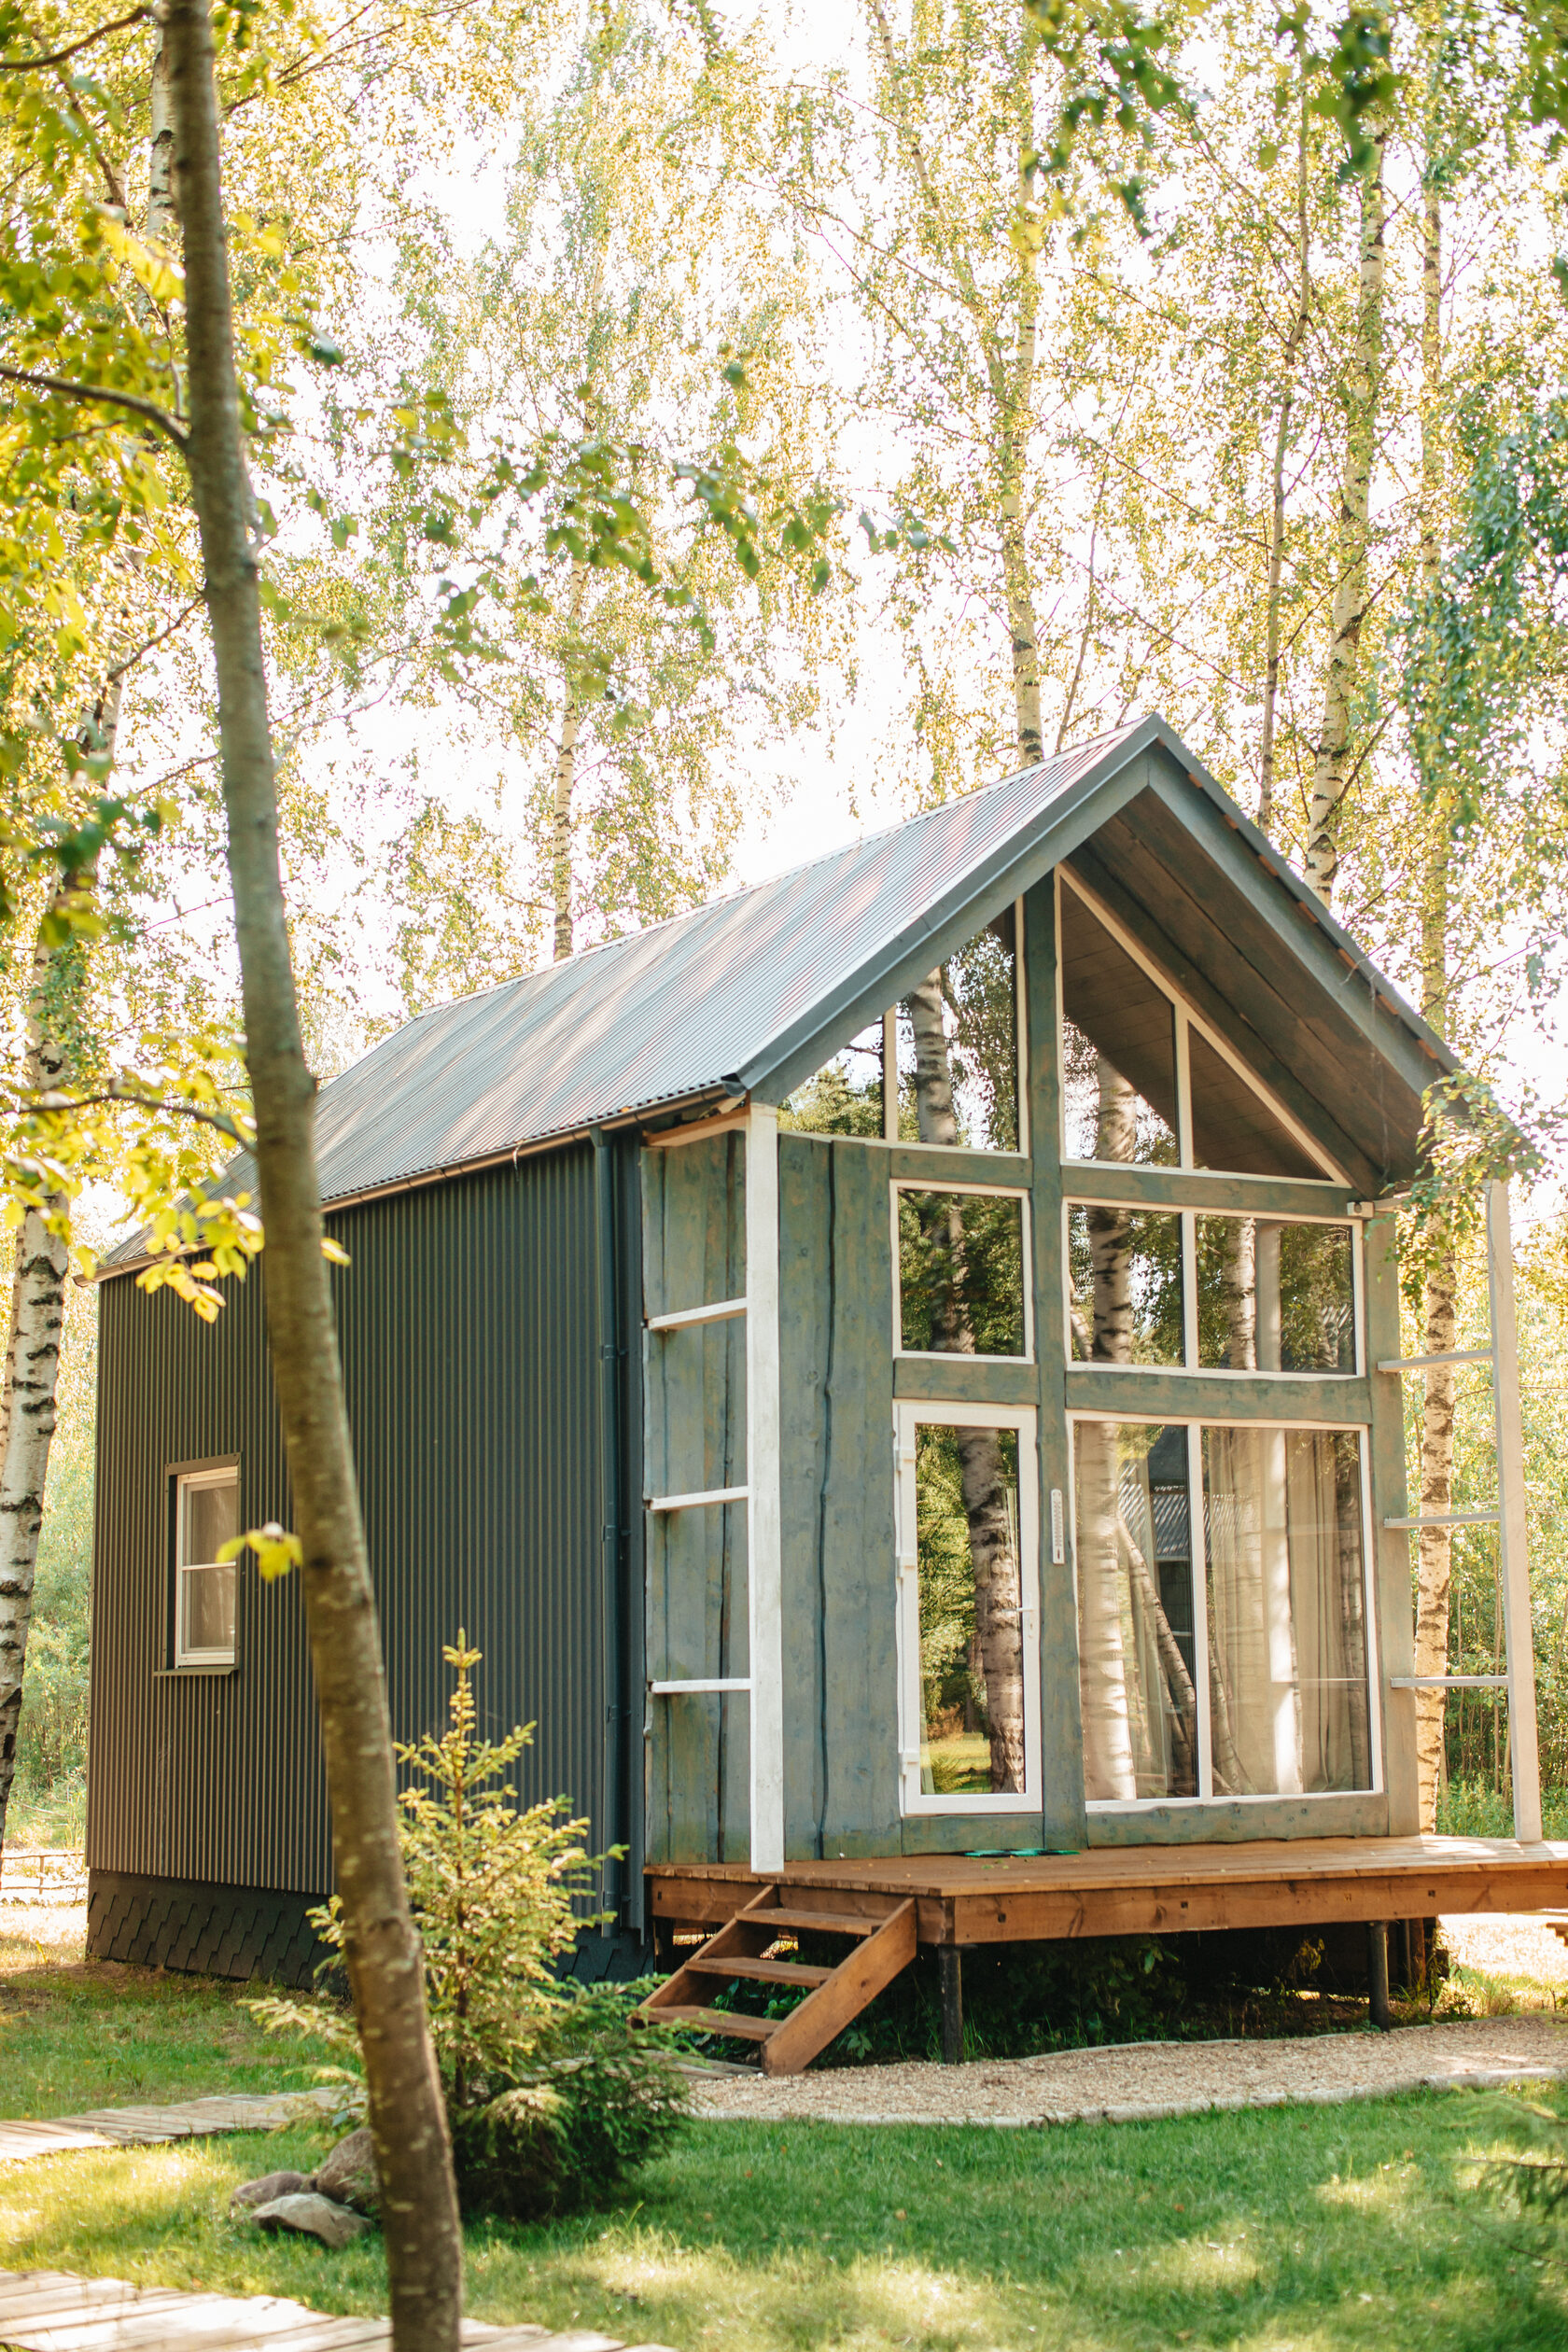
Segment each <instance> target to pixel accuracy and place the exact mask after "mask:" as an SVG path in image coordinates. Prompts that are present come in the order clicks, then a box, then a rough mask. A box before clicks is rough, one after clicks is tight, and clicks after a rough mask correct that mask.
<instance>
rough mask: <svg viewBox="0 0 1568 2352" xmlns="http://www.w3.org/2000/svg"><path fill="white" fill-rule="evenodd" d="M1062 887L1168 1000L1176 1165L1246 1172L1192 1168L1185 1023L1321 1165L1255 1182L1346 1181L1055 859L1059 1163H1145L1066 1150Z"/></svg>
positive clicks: (1198, 1172) (1218, 1173)
mask: <svg viewBox="0 0 1568 2352" xmlns="http://www.w3.org/2000/svg"><path fill="white" fill-rule="evenodd" d="M1064 889H1069V890H1073V891H1075V892H1076V893H1077V895H1078V897H1079V898H1080V899H1081V900H1082V901H1083V903H1084V904H1085V906H1086V907H1087V908H1088V909H1089V912H1090V913H1091V914H1092V915H1093V916H1094V917H1096V919H1097V920H1098V921H1099V922H1101V923H1103V924H1104V926H1105V929H1106V930H1107V931H1109V932H1110V934H1111V936H1112V938H1113V940H1114V941H1115V942H1116V945H1118V947H1120V948H1121V949H1122V951H1123V952H1124V954H1126V955H1128V956H1130V957H1131V959H1132V960H1133V962H1134V963H1135V964H1136V965H1137V966H1138V968H1139V970H1140V971H1141V973H1143V974H1144V976H1145V978H1146V979H1149V980H1152V981H1153V982H1154V984H1155V987H1156V988H1157V989H1158V990H1159V992H1160V994H1161V996H1163V997H1164V998H1165V999H1166V1000H1167V1001H1168V1002H1169V1004H1170V1006H1171V1008H1172V1012H1173V1015H1174V1022H1175V1027H1174V1032H1173V1034H1174V1043H1175V1056H1176V1061H1175V1078H1176V1147H1177V1164H1178V1166H1179V1167H1180V1168H1181V1169H1183V1171H1185V1172H1188V1173H1190V1174H1193V1175H1196V1176H1197V1177H1198V1178H1199V1179H1200V1180H1201V1178H1203V1177H1204V1176H1226V1175H1229V1176H1241V1177H1243V1178H1245V1177H1246V1176H1247V1174H1248V1173H1249V1171H1248V1170H1247V1169H1224V1168H1207V1169H1195V1168H1194V1166H1193V1145H1192V1072H1191V1056H1190V1053H1189V1050H1188V1037H1187V1032H1188V1030H1189V1029H1196V1030H1197V1034H1198V1035H1199V1037H1201V1038H1202V1040H1203V1042H1204V1043H1205V1044H1206V1045H1208V1046H1209V1047H1210V1048H1211V1051H1213V1052H1214V1053H1216V1054H1218V1056H1219V1057H1220V1059H1221V1060H1222V1061H1224V1062H1227V1063H1228V1064H1229V1066H1230V1068H1231V1069H1232V1070H1233V1071H1235V1072H1236V1075H1237V1076H1238V1077H1239V1079H1240V1080H1241V1082H1242V1084H1243V1085H1245V1086H1247V1087H1248V1088H1249V1089H1250V1090H1251V1092H1252V1093H1253V1094H1254V1095H1256V1097H1257V1099H1258V1100H1259V1101H1260V1102H1261V1103H1263V1104H1264V1105H1265V1106H1266V1108H1267V1110H1268V1111H1270V1112H1271V1113H1273V1115H1274V1117H1275V1118H1276V1119H1278V1120H1279V1122H1280V1125H1281V1127H1283V1128H1284V1130H1285V1132H1286V1133H1287V1135H1289V1136H1290V1138H1291V1140H1292V1141H1293V1142H1295V1143H1297V1144H1299V1145H1300V1147H1301V1149H1302V1150H1303V1151H1304V1152H1305V1153H1306V1154H1307V1156H1308V1158H1309V1159H1313V1160H1316V1162H1317V1164H1318V1166H1319V1168H1320V1169H1322V1170H1323V1175H1322V1176H1321V1177H1314V1176H1296V1177H1288V1178H1280V1177H1267V1178H1260V1179H1259V1182H1260V1183H1298V1184H1310V1183H1332V1184H1346V1185H1348V1184H1349V1183H1350V1181H1351V1180H1350V1178H1349V1177H1348V1176H1347V1175H1346V1173H1345V1171H1344V1169H1342V1168H1340V1167H1339V1165H1338V1163H1337V1161H1336V1160H1335V1159H1333V1158H1332V1157H1331V1155H1329V1154H1328V1153H1327V1152H1325V1151H1324V1149H1323V1145H1322V1144H1321V1143H1320V1142H1319V1141H1317V1139H1316V1138H1315V1137H1314V1136H1311V1135H1309V1133H1308V1131H1307V1129H1306V1128H1305V1127H1303V1126H1302V1124H1301V1122H1300V1120H1299V1119H1297V1118H1296V1117H1295V1114H1294V1113H1291V1112H1289V1111H1287V1110H1286V1108H1285V1106H1284V1104H1283V1103H1282V1102H1281V1100H1280V1099H1279V1098H1278V1096H1276V1095H1275V1094H1274V1093H1272V1092H1271V1090H1270V1089H1269V1088H1268V1087H1267V1086H1266V1085H1264V1084H1263V1082H1262V1081H1261V1080H1260V1079H1259V1078H1257V1077H1255V1076H1254V1075H1253V1072H1252V1071H1250V1070H1249V1069H1248V1068H1247V1065H1246V1063H1245V1062H1244V1061H1243V1060H1242V1059H1241V1057H1240V1056H1239V1054H1238V1053H1237V1052H1236V1051H1235V1049H1234V1047H1232V1046H1230V1045H1228V1044H1227V1043H1225V1039H1224V1038H1223V1037H1221V1036H1220V1034H1219V1033H1218V1031H1217V1030H1215V1029H1211V1028H1210V1026H1209V1024H1208V1022H1207V1021H1206V1020H1204V1019H1203V1018H1202V1017H1201V1015H1198V1014H1197V1013H1195V1012H1194V1011H1193V1010H1192V1007H1191V1006H1190V1005H1189V1004H1188V1003H1187V1001H1186V1000H1185V998H1184V997H1183V996H1182V995H1181V993H1180V991H1179V990H1178V989H1177V988H1175V987H1173V986H1172V984H1171V983H1170V981H1169V980H1168V979H1167V978H1166V976H1165V974H1164V973H1163V972H1161V971H1159V970H1158V969H1157V967H1156V966H1155V964H1154V963H1152V962H1151V961H1150V959H1149V958H1148V957H1147V956H1146V955H1145V954H1144V952H1143V950H1142V948H1141V947H1140V945H1138V942H1137V941H1136V940H1135V939H1134V938H1133V937H1132V936H1131V934H1130V933H1129V932H1128V931H1126V930H1125V929H1124V928H1123V926H1122V925H1121V924H1120V923H1119V922H1118V921H1117V919H1116V917H1115V916H1114V915H1113V913H1112V912H1111V909H1110V908H1109V907H1108V906H1107V905H1106V903H1105V902H1104V900H1103V899H1102V898H1100V897H1099V894H1098V892H1096V891H1095V890H1093V889H1091V888H1090V887H1089V885H1088V884H1087V883H1086V882H1085V881H1084V879H1083V878H1082V876H1081V875H1076V874H1068V873H1066V872H1065V871H1064V870H1063V868H1062V867H1061V866H1059V865H1058V866H1057V869H1056V907H1055V912H1056V925H1057V958H1056V973H1057V1099H1058V1101H1059V1103H1060V1118H1061V1134H1060V1138H1059V1141H1060V1147H1061V1157H1062V1164H1063V1167H1064V1168H1123V1169H1125V1168H1127V1167H1129V1166H1130V1167H1134V1168H1139V1167H1142V1166H1143V1165H1144V1163H1143V1162H1141V1161H1130V1162H1129V1161H1126V1160H1093V1159H1088V1160H1085V1159H1079V1158H1077V1157H1076V1156H1075V1155H1072V1154H1071V1153H1070V1152H1069V1150H1068V1136H1067V1068H1066V1063H1065V1060H1064V1058H1063V1055H1062V1040H1063V1038H1064V1036H1065V1034H1066V1027H1065V1024H1066V1019H1067V1011H1066V1006H1065V1004H1064V1002H1063V996H1062V968H1061V894H1062V891H1063V890H1064ZM1334 1222H1336V1223H1338V1222H1342V1220H1334Z"/></svg>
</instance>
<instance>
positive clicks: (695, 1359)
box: [643, 1135, 749, 1862]
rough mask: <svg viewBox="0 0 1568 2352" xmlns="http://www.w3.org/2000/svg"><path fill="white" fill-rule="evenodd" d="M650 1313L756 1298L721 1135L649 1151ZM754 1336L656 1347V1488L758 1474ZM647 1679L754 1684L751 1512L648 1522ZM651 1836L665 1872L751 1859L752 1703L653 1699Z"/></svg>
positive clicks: (662, 1341)
mask: <svg viewBox="0 0 1568 2352" xmlns="http://www.w3.org/2000/svg"><path fill="white" fill-rule="evenodd" d="M643 1161H644V1169H645V1173H646V1177H647V1183H646V1189H645V1193H644V1267H645V1272H644V1300H645V1311H646V1312H647V1313H649V1314H660V1313H668V1312H673V1311H676V1310H678V1309H680V1308H683V1307H695V1306H703V1305H706V1304H707V1303H709V1302H710V1301H712V1300H714V1299H719V1298H729V1297H734V1296H735V1295H737V1293H738V1292H739V1290H740V1289H741V1288H742V1286H743V1265H744V1250H745V1204H744V1198H743V1190H742V1175H743V1164H742V1160H741V1155H740V1151H739V1149H738V1145H737V1140H736V1139H735V1137H733V1136H728V1135H714V1136H707V1137H704V1138H702V1139H701V1140H700V1141H696V1142H693V1143H689V1144H683V1145H681V1146H680V1147H679V1149H677V1150H665V1151H658V1152H649V1153H645V1154H644V1155H643ZM745 1345H746V1342H745V1327H744V1324H743V1323H741V1322H739V1321H738V1320H737V1321H735V1322H726V1323H704V1324H696V1325H693V1326H691V1327H689V1328H687V1329H683V1330H677V1331H672V1332H668V1333H665V1334H661V1335H659V1336H657V1337H652V1336H650V1335H646V1334H645V1335H644V1348H645V1351H646V1360H647V1364H648V1379H647V1386H646V1398H647V1402H646V1407H645V1479H646V1491H647V1492H648V1493H650V1494H652V1493H691V1492H694V1491H701V1490H704V1489H707V1488H713V1487H722V1486H732V1485H738V1484H740V1483H742V1482H743V1480H744V1477H745V1460H746V1428H745V1413H746V1405H745V1397H746V1379H745ZM645 1521H646V1541H647V1558H648V1571H647V1574H648V1604H647V1646H648V1672H649V1675H650V1678H651V1679H654V1680H664V1679H666V1678H667V1679H670V1680H684V1679H695V1678H707V1677H710V1676H717V1675H731V1674H744V1673H747V1671H748V1660H749V1639H748V1632H747V1574H746V1520H745V1512H744V1506H742V1505H724V1506H722V1507H713V1506H708V1507H704V1508H700V1509H695V1510H689V1511H679V1512H658V1513H652V1514H646V1515H645ZM650 1708H651V1715H650V1728H649V1741H648V1771H647V1786H648V1792H649V1799H648V1835H649V1841H650V1849H649V1850H650V1854H651V1856H656V1857H657V1858H658V1859H660V1860H665V1861H679V1862H704V1861H713V1862H721V1861H732V1862H733V1861H742V1862H743V1861H745V1859H746V1857H747V1853H748V1849H749V1837H748V1827H747V1824H748V1813H749V1799H748V1782H749V1764H748V1749H749V1742H748V1738H747V1729H746V1726H747V1707H746V1701H745V1699H744V1697H739V1698H732V1697H724V1696H722V1695H720V1694H718V1693H713V1692H693V1693H691V1694H689V1695H680V1694H673V1695H670V1696H667V1697H664V1698H660V1699H656V1700H652V1701H650Z"/></svg>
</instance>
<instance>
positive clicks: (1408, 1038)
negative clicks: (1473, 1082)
mask: <svg viewBox="0 0 1568 2352" xmlns="http://www.w3.org/2000/svg"><path fill="white" fill-rule="evenodd" d="M1151 771H1152V772H1151V777H1150V781H1151V783H1152V785H1153V788H1154V790H1155V793H1156V794H1157V796H1158V797H1159V799H1160V800H1161V801H1163V802H1164V804H1165V805H1166V806H1167V807H1168V808H1169V810H1170V811H1171V813H1172V815H1173V816H1175V817H1177V818H1179V819H1181V820H1182V821H1183V823H1184V824H1185V825H1186V826H1187V828H1188V830H1189V831H1191V832H1193V833H1196V834H1197V838H1198V841H1199V842H1200V844H1201V846H1202V847H1203V848H1204V849H1205V850H1206V851H1207V853H1208V855H1209V857H1210V858H1211V860H1212V861H1213V863H1214V864H1215V865H1217V866H1218V867H1219V868H1220V871H1221V872H1222V873H1223V874H1224V875H1225V879H1226V880H1227V881H1228V882H1231V883H1233V884H1234V885H1235V887H1236V888H1237V889H1239V891H1240V892H1241V894H1242V896H1243V897H1244V898H1245V899H1246V901H1247V903H1248V904H1249V905H1250V906H1251V907H1252V908H1253V912H1254V913H1255V914H1256V915H1258V916H1259V917H1261V919H1262V920H1263V921H1265V922H1266V923H1267V925H1268V926H1269V928H1270V930H1271V931H1273V932H1274V934H1275V936H1276V938H1278V939H1279V940H1281V942H1282V943H1283V944H1284V945H1286V946H1288V947H1289V948H1290V949H1291V951H1292V953H1293V954H1294V955H1295V958H1296V959H1297V961H1298V962H1299V963H1300V964H1301V966H1302V967H1303V970H1304V971H1305V972H1306V973H1307V974H1308V976H1309V978H1310V979H1311V980H1312V981H1313V982H1315V983H1316V985H1317V986H1318V987H1320V988H1321V989H1323V993H1324V994H1325V996H1327V997H1328V998H1329V999H1330V1000H1331V1001H1332V1002H1333V1003H1334V1004H1335V1006H1336V1007H1337V1009H1338V1011H1339V1012H1340V1013H1341V1014H1342V1015H1344V1017H1345V1018H1346V1019H1347V1020H1349V1021H1351V1023H1353V1025H1354V1026H1355V1028H1356V1029H1359V1030H1360V1031H1361V1034H1362V1036H1363V1037H1364V1038H1365V1041H1366V1043H1368V1044H1369V1045H1370V1046H1371V1047H1372V1049H1373V1051H1374V1052H1375V1053H1377V1054H1379V1055H1380V1056H1381V1057H1382V1058H1383V1060H1384V1061H1386V1062H1387V1063H1388V1064H1389V1066H1390V1068H1391V1069H1392V1070H1393V1071H1394V1073H1395V1075H1396V1076H1397V1077H1399V1078H1400V1079H1402V1080H1403V1081H1404V1083H1405V1084H1406V1085H1407V1086H1408V1087H1409V1089H1410V1091H1411V1093H1412V1094H1413V1095H1414V1096H1415V1097H1416V1099H1417V1100H1418V1101H1420V1100H1421V1097H1422V1096H1423V1095H1424V1094H1425V1092H1426V1089H1427V1087H1428V1086H1430V1085H1432V1083H1433V1081H1434V1079H1435V1078H1438V1077H1441V1076H1443V1075H1444V1074H1445V1073H1448V1072H1450V1071H1455V1070H1457V1069H1458V1067H1459V1065H1458V1063H1457V1062H1456V1061H1455V1059H1454V1057H1453V1056H1452V1054H1451V1053H1450V1052H1449V1048H1448V1047H1447V1045H1445V1044H1444V1043H1443V1041H1442V1039H1441V1038H1440V1037H1439V1036H1438V1035H1437V1033H1436V1031H1435V1029H1429V1028H1428V1027H1427V1025H1426V1023H1425V1022H1424V1021H1423V1020H1422V1019H1421V1015H1419V1014H1418V1013H1415V1012H1413V1011H1411V1010H1410V1009H1409V1008H1408V1007H1407V1006H1406V1005H1405V1004H1404V1003H1403V1002H1402V1001H1400V998H1399V992H1398V990H1397V989H1396V988H1395V987H1394V985H1393V981H1392V980H1390V979H1388V978H1387V977H1386V976H1385V975H1384V974H1383V973H1380V972H1379V969H1378V967H1377V965H1376V964H1375V963H1373V962H1372V960H1371V959H1370V958H1369V957H1368V956H1367V955H1366V954H1365V952H1364V951H1363V950H1362V949H1361V948H1360V947H1358V946H1357V945H1356V943H1355V941H1354V940H1353V939H1352V938H1351V935H1350V933H1349V932H1348V931H1342V930H1341V929H1340V927H1339V925H1338V924H1337V922H1336V921H1335V920H1334V917H1332V915H1330V914H1329V913H1328V911H1327V909H1326V908H1325V907H1324V906H1323V905H1322V903H1320V902H1319V900H1318V898H1317V896H1316V893H1315V892H1313V891H1311V890H1309V889H1308V887H1307V885H1306V884H1305V883H1304V882H1303V881H1301V879H1300V878H1299V876H1298V875H1295V873H1293V872H1292V870H1291V868H1290V866H1289V865H1288V864H1287V863H1286V862H1285V860H1284V859H1283V857H1282V856H1281V853H1280V851H1279V850H1278V849H1276V848H1275V847H1274V845H1273V844H1272V842H1270V841H1269V840H1268V839H1267V836H1266V835H1265V834H1263V833H1259V831H1258V829H1257V827H1256V826H1255V825H1253V824H1252V823H1250V822H1249V820H1248V819H1246V818H1245V817H1243V816H1241V814H1240V811H1239V809H1237V808H1236V806H1235V804H1234V802H1232V801H1231V800H1230V798H1229V795H1228V794H1225V793H1222V792H1221V790H1220V787H1219V786H1218V785H1217V784H1215V783H1214V781H1213V779H1212V777H1199V776H1197V775H1196V774H1194V773H1193V772H1192V771H1184V774H1185V775H1186V777H1187V781H1186V789H1185V791H1184V792H1183V777H1179V776H1173V775H1172V774H1171V772H1170V769H1169V767H1168V766H1167V765H1166V763H1164V762H1163V761H1155V762H1152V763H1151ZM1194 783H1197V784H1199V785H1200V787H1201V791H1202V797H1201V800H1199V799H1198V797H1197V794H1195V793H1194V791H1193V784H1194ZM1216 803H1218V804H1219V805H1216ZM1195 820H1196V821H1195ZM1260 858H1262V859H1266V860H1267V864H1268V867H1269V868H1270V869H1271V871H1269V872H1267V873H1266V872H1265V870H1264V868H1263V866H1262V865H1260V864H1259V862H1258V861H1259V859H1260ZM1281 888H1282V891H1283V896H1284V898H1285V899H1286V900H1288V901H1292V902H1294V903H1295V904H1296V905H1298V906H1299V907H1300V908H1301V909H1302V912H1301V914H1299V915H1296V916H1295V917H1293V919H1292V920H1291V921H1290V922H1289V923H1285V922H1281V919H1280V910H1281ZM1357 981H1360V982H1362V983H1363V984H1364V985H1363V986H1362V987H1357V986H1356V985H1355V984H1356V982H1357Z"/></svg>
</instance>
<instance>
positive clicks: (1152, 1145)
mask: <svg viewBox="0 0 1568 2352" xmlns="http://www.w3.org/2000/svg"><path fill="white" fill-rule="evenodd" d="M1061 987H1062V1101H1063V1107H1064V1113H1065V1118H1066V1127H1067V1133H1066V1141H1065V1150H1066V1155H1067V1157H1068V1158H1069V1159H1085V1160H1128V1161H1136V1162H1139V1163H1141V1164H1142V1165H1144V1166H1150V1165H1158V1166H1171V1165H1173V1164H1174V1163H1175V1161H1176V1158H1177V1156H1178V1154H1177V1144H1176V1021H1175V1008H1174V1006H1173V1005H1172V1003H1171V1001H1170V999H1169V997H1168V996H1166V995H1165V994H1164V993H1163V992H1162V990H1160V989H1159V988H1158V987H1155V983H1154V981H1153V980H1151V979H1150V978H1149V975H1148V973H1146V972H1144V970H1143V969H1142V967H1141V965H1140V964H1138V963H1136V962H1135V961H1134V960H1133V959H1132V957H1131V956H1129V955H1128V954H1127V949H1126V948H1125V947H1123V946H1122V945H1121V944H1120V942H1119V941H1118V940H1116V939H1115V938H1113V936H1112V934H1111V932H1110V931H1107V929H1106V927H1105V925H1104V924H1103V923H1102V922H1101V921H1100V919H1099V916H1098V915H1096V914H1095V912H1094V911H1093V909H1092V908H1091V907H1090V906H1089V905H1088V904H1087V903H1085V901H1084V900H1083V899H1081V898H1080V897H1079V895H1078V893H1077V891H1076V890H1074V889H1071V888H1064V889H1063V890H1062V892H1061Z"/></svg>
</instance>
